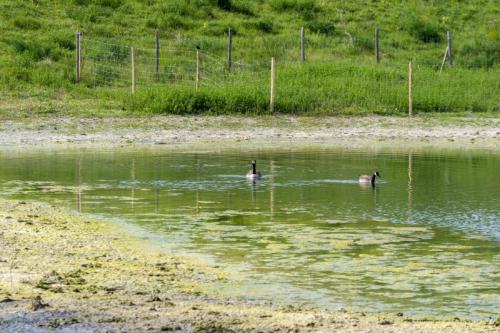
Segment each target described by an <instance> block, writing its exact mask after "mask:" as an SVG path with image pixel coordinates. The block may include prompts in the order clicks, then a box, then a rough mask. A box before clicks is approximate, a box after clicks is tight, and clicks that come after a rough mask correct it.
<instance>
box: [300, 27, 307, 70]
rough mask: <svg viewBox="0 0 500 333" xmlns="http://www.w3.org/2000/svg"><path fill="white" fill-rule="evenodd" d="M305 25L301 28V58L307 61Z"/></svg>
mask: <svg viewBox="0 0 500 333" xmlns="http://www.w3.org/2000/svg"><path fill="white" fill-rule="evenodd" d="M304 39H305V38H304V27H302V28H301V29H300V60H302V62H304V61H306V50H305V40H304Z"/></svg>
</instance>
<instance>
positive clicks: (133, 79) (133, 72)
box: [130, 47, 135, 94]
mask: <svg viewBox="0 0 500 333" xmlns="http://www.w3.org/2000/svg"><path fill="white" fill-rule="evenodd" d="M130 64H131V68H132V72H131V74H132V77H131V81H132V94H133V93H135V50H134V48H133V47H131V48H130Z"/></svg>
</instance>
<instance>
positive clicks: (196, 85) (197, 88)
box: [195, 48, 200, 92]
mask: <svg viewBox="0 0 500 333" xmlns="http://www.w3.org/2000/svg"><path fill="white" fill-rule="evenodd" d="M195 87H196V92H198V90H200V49H198V48H197V49H196V78H195Z"/></svg>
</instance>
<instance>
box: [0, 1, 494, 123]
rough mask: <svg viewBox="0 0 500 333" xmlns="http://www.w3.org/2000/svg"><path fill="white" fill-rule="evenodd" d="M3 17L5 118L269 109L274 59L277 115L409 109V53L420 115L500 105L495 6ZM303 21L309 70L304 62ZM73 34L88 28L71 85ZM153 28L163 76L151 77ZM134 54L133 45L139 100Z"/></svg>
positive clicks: (221, 4)
mask: <svg viewBox="0 0 500 333" xmlns="http://www.w3.org/2000/svg"><path fill="white" fill-rule="evenodd" d="M0 16H1V17H2V19H1V20H0V30H1V31H2V34H1V35H0V91H1V95H2V100H3V101H2V103H1V105H0V108H2V109H4V110H5V109H15V108H18V109H19V108H20V109H25V110H27V109H30V110H35V111H44V112H67V111H72V110H75V109H78V111H76V112H80V109H81V108H88V109H92V110H98V111H102V110H104V109H124V110H126V111H138V112H146V111H147V112H166V113H181V114H183V113H200V112H210V113H232V112H243V113H266V112H269V106H268V100H269V92H268V91H269V82H268V81H269V79H268V77H269V73H268V71H269V70H268V68H269V61H270V58H271V57H272V56H275V57H276V59H277V90H276V103H277V104H276V108H275V110H276V111H277V112H284V113H286V112H312V113H353V112H354V113H364V112H375V113H384V114H387V113H404V112H405V110H406V109H407V103H408V102H407V91H406V84H407V83H406V82H407V64H408V61H409V60H410V59H412V60H413V62H414V64H415V65H414V68H415V84H414V86H415V93H414V95H415V101H414V103H415V110H416V111H417V112H428V111H460V112H468V111H481V112H497V111H499V110H500V105H499V101H498V98H497V96H498V95H500V82H499V81H500V80H499V76H500V70H499V69H500V68H499V63H500V19H499V18H500V6H498V1H495V0H491V1H487V0H471V1H446V2H444V1H420V2H417V1H393V0H379V1H375V0H372V1H327V0H319V1H313V0H270V1H263V0H253V1H243V0H185V1H181V0H166V1H161V0H71V1H50V0H33V1H15V0H3V1H2V2H1V3H0ZM302 26H303V27H305V30H306V44H307V51H306V57H307V61H306V63H305V64H301V63H300V50H299V31H300V27H302ZM376 26H379V27H380V45H381V56H382V61H381V63H380V64H378V65H377V64H376V63H375V58H374V55H373V54H374V46H373V33H374V30H375V27H376ZM228 27H231V28H232V30H233V32H234V39H233V44H234V49H233V62H234V65H233V70H232V72H231V73H229V72H228V71H227V69H226V67H227V66H226V58H225V57H226V52H227V28H228ZM77 30H78V31H82V32H83V33H84V37H83V58H84V67H83V72H82V82H80V83H78V84H76V83H75V69H74V62H75V35H74V34H75V31H77ZM156 30H158V32H159V36H160V45H161V53H160V73H159V75H156V74H155V73H154V50H153V47H154V33H155V31H156ZM447 30H449V31H451V32H452V34H453V55H454V66H453V67H452V68H450V67H446V68H445V70H444V71H443V73H439V72H438V68H439V65H440V62H441V59H442V57H443V53H444V50H445V47H446V31H447ZM130 46H134V47H135V48H136V62H137V63H136V71H137V92H136V94H134V95H131V94H130V89H129V86H130V49H129V48H130ZM196 46H199V47H200V48H201V52H202V75H201V76H202V87H201V89H200V92H199V93H195V91H194V72H195V60H194V59H195V56H194V54H195V53H194V52H195V47H196ZM61 101H62V105H61Z"/></svg>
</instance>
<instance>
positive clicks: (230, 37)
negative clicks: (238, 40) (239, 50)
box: [227, 28, 233, 70]
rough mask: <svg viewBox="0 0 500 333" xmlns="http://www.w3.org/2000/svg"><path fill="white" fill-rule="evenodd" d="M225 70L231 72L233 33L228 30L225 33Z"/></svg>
mask: <svg viewBox="0 0 500 333" xmlns="http://www.w3.org/2000/svg"><path fill="white" fill-rule="evenodd" d="M227 38H228V40H227V69H228V70H231V64H232V63H231V52H232V50H233V31H232V30H231V28H229V30H228V32H227Z"/></svg>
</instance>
